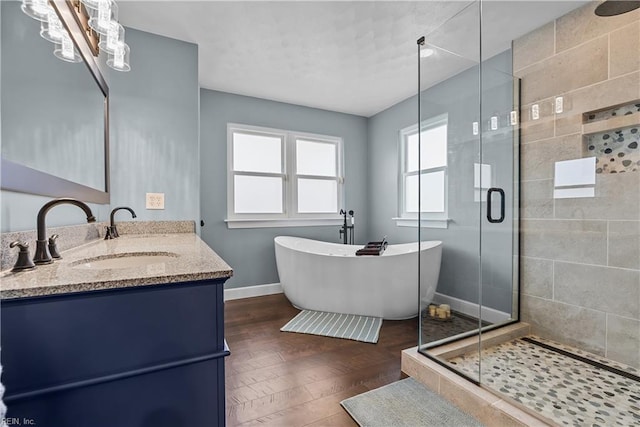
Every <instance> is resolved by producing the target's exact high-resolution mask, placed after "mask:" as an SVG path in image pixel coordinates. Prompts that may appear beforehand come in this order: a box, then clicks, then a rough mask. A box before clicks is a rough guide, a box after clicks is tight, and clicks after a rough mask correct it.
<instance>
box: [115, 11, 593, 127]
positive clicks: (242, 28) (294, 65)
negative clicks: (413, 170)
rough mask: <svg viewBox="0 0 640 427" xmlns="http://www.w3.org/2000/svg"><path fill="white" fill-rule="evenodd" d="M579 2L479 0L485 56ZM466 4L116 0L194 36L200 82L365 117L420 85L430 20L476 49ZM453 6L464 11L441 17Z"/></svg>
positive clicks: (147, 24)
mask: <svg viewBox="0 0 640 427" xmlns="http://www.w3.org/2000/svg"><path fill="white" fill-rule="evenodd" d="M584 3H586V1H567V0H564V1H540V0H538V1H535V0H534V1H531V0H529V1H527V0H512V1H485V2H483V5H482V15H483V28H482V37H483V40H482V43H483V44H482V46H483V57H485V58H489V57H491V56H493V55H494V54H497V53H499V52H502V51H504V50H506V49H507V48H508V47H509V46H510V43H511V40H513V39H515V38H518V37H520V36H521V35H524V34H526V33H528V32H529V31H531V30H533V29H535V28H537V27H539V26H541V25H543V24H545V23H547V22H549V21H551V20H553V19H555V18H556V17H559V16H562V15H564V14H565V13H567V12H568V11H569V10H572V9H574V8H576V7H579V6H581V5H582V4H584ZM469 4H470V3H469V2H467V1H412V2H409V1H337V2H336V1H334V2H328V1H278V2H276V1H257V2H256V1H253V2H249V1H122V0H120V1H119V2H118V5H119V9H120V10H119V15H120V22H121V23H122V24H123V25H125V26H127V27H131V28H136V29H139V30H143V31H148V32H151V33H155V34H161V35H164V36H167V37H172V38H175V39H180V40H184V41H189V42H193V43H196V44H198V46H199V80H200V86H201V87H203V88H207V89H215V90H220V91H224V92H231V93H237V94H241V95H249V96H255V97H259V98H265V99H271V100H276V101H282V102H289V103H292V104H298V105H305V106H309V107H316V108H322V109H326V110H332V111H340V112H345V113H350V114H357V115H361V116H366V117H369V116H371V115H373V114H376V113H378V112H380V111H382V110H384V109H386V108H388V107H390V106H392V105H393V104H395V103H397V102H399V101H401V100H403V99H406V98H408V97H410V96H412V95H414V94H415V93H417V89H416V85H417V59H416V55H417V47H416V40H417V39H418V38H419V37H420V36H423V35H428V34H429V33H432V32H433V31H434V30H436V29H437V31H436V33H437V34H438V39H439V40H447V42H446V43H447V48H448V49H449V50H453V51H454V52H456V53H462V54H463V55H464V52H465V51H469V50H472V51H475V47H474V46H477V44H478V41H477V10H478V5H477V4H473V5H471V6H469ZM466 7H469V8H467V9H465V8H466ZM460 11H462V13H461V14H463V15H464V19H462V18H460V19H457V20H454V21H451V23H450V24H449V25H444V26H442V24H443V23H444V22H445V21H447V20H448V19H450V18H451V17H452V16H454V15H455V14H457V13H459V12H460ZM472 17H473V19H471V18H472ZM469 47H473V48H472V49H469ZM131 55H132V57H133V56H134V55H135V51H132V53H131ZM433 60H434V61H435V60H437V59H435V58H434V59H433ZM132 63H133V64H134V65H135V61H132ZM441 65H442V66H440V67H434V73H433V76H432V78H431V81H432V82H433V83H435V82H438V81H441V80H443V78H444V77H445V76H448V75H451V74H452V73H455V72H457V71H459V70H455V69H453V68H451V69H448V67H447V66H446V65H445V64H441Z"/></svg>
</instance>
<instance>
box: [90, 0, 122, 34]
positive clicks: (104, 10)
mask: <svg viewBox="0 0 640 427" xmlns="http://www.w3.org/2000/svg"><path fill="white" fill-rule="evenodd" d="M88 12H89V26H90V27H91V28H93V30H94V31H95V32H97V33H98V34H100V35H101V36H106V35H107V33H108V32H109V28H111V22H117V21H118V5H117V4H116V3H115V2H114V1H113V0H100V1H99V2H98V8H97V9H91V8H90V9H88Z"/></svg>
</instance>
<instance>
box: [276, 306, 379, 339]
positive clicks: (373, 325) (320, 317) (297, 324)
mask: <svg viewBox="0 0 640 427" xmlns="http://www.w3.org/2000/svg"><path fill="white" fill-rule="evenodd" d="M381 326H382V319H381V318H379V317H368V316H358V315H355V314H338V313H326V312H324V311H311V310H302V311H301V312H300V313H298V315H297V316H296V317H294V318H293V319H291V320H290V321H289V323H287V324H286V325H284V326H283V327H282V328H280V330H281V331H283V332H298V333H301V334H312V335H323V336H325V337H334V338H345V339H348V340H355V341H363V342H370V343H374V344H375V343H377V342H378V335H379V334H380V327H381Z"/></svg>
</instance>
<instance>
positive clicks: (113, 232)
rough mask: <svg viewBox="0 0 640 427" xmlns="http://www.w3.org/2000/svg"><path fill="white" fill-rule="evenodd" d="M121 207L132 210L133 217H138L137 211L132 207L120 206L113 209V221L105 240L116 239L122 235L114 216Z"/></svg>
mask: <svg viewBox="0 0 640 427" xmlns="http://www.w3.org/2000/svg"><path fill="white" fill-rule="evenodd" d="M121 209H124V210H127V211H129V212H131V217H132V218H136V213H135V212H134V211H133V209H131V208H128V207H126V206H120V207H117V208H114V209H113V210H112V211H111V222H110V225H109V226H108V227H107V232H106V233H105V235H104V239H105V240H109V239H115V238H117V237H120V235H119V234H118V228H117V227H116V222H115V219H114V216H115V214H116V212H118V211H119V210H121Z"/></svg>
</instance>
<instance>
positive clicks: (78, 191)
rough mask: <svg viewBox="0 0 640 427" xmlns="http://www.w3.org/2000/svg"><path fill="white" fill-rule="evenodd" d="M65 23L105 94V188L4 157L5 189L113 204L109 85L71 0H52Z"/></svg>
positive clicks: (2, 177) (2, 175)
mask: <svg viewBox="0 0 640 427" xmlns="http://www.w3.org/2000/svg"><path fill="white" fill-rule="evenodd" d="M49 3H50V4H51V5H52V7H53V8H54V10H55V11H56V13H57V14H58V17H60V20H61V21H62V24H63V25H64V26H65V28H66V29H67V30H68V31H69V34H70V35H71V38H72V39H73V42H74V44H75V45H76V47H77V49H78V51H79V53H80V56H82V59H83V61H84V63H85V65H86V66H87V68H88V69H89V71H90V73H91V75H92V76H93V79H94V80H95V81H96V83H97V84H98V87H99V88H100V90H101V91H102V93H103V95H104V179H105V181H104V182H105V186H104V191H101V190H99V189H96V188H93V187H89V186H86V185H82V184H78V183H76V182H73V181H69V180H67V179H64V178H60V177H57V176H55V175H51V174H48V173H46V172H42V171H39V170H36V169H33V168H30V167H27V166H24V165H21V164H19V163H15V162H12V161H9V160H6V159H5V158H2V164H1V166H0V170H1V171H2V174H1V180H2V186H1V187H2V190H8V191H15V192H18V193H27V194H36V195H40V196H52V197H74V198H76V199H79V200H82V201H85V202H92V203H98V204H109V203H110V192H109V187H110V184H109V86H108V85H107V82H106V80H105V79H104V77H103V75H102V73H101V72H100V68H99V67H98V62H97V61H96V59H95V58H94V56H93V54H92V52H91V48H90V47H89V45H88V44H87V42H86V40H85V38H84V32H83V29H82V28H81V27H80V25H79V24H78V22H77V21H76V19H75V16H74V12H73V10H72V8H73V5H72V4H71V1H69V0H50V1H49Z"/></svg>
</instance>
